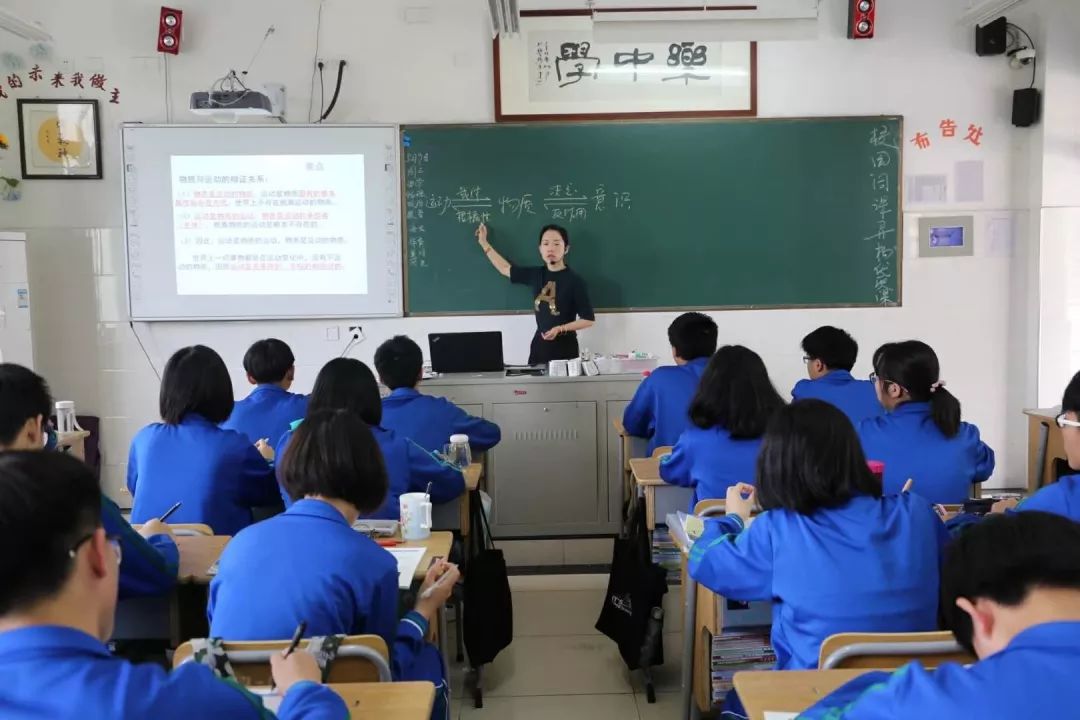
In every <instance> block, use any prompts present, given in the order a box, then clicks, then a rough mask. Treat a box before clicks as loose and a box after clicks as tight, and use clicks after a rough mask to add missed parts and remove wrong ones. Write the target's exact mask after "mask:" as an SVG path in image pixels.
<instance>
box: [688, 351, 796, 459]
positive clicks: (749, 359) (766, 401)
mask: <svg viewBox="0 0 1080 720" xmlns="http://www.w3.org/2000/svg"><path fill="white" fill-rule="evenodd" d="M783 405H784V399H783V398H781V397H780V394H779V393H778V392H776V388H775V387H773V384H772V380H770V379H769V371H768V370H766V369H765V363H764V362H762V360H761V356H759V355H758V354H757V353H756V352H754V351H753V350H751V349H749V348H745V347H743V346H742V345H725V346H724V347H722V348H720V349H719V350H717V351H716V354H715V355H713V356H712V359H711V360H709V364H708V365H707V366H706V367H705V372H704V373H703V374H702V376H701V383H700V384H699V385H698V389H697V392H696V393H695V394H694V399H693V400H691V401H690V420H691V422H693V423H694V425H696V426H698V427H699V428H703V429H708V428H711V427H716V426H720V427H722V428H723V429H725V430H727V431H728V432H729V433H731V436H732V437H733V438H742V439H746V438H757V437H761V435H762V433H764V432H765V426H766V425H768V423H769V419H770V418H771V417H772V416H773V413H775V412H776V411H777V410H779V409H780V408H781V407H783Z"/></svg>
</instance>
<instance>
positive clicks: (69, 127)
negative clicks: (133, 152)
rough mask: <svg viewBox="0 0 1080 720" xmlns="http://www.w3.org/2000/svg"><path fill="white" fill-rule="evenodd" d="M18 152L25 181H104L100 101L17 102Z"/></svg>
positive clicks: (32, 100)
mask: <svg viewBox="0 0 1080 720" xmlns="http://www.w3.org/2000/svg"><path fill="white" fill-rule="evenodd" d="M18 102H19V104H18V110H19V150H20V153H21V156H22V157H21V159H22V176H23V178H24V179H26V180H98V179H100V178H101V120H100V118H99V116H98V102H97V100H51V99H50V100H44V99H28V100H21V99H20V100H19V101H18Z"/></svg>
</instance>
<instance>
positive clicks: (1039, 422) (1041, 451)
mask: <svg viewBox="0 0 1080 720" xmlns="http://www.w3.org/2000/svg"><path fill="white" fill-rule="evenodd" d="M1059 412H1061V408H1060V407H1053V408H1045V409H1042V410H1025V411H1024V414H1025V415H1027V416H1028V494H1032V493H1034V492H1036V491H1038V490H1039V488H1041V487H1043V486H1044V485H1048V484H1050V483H1052V482H1055V481H1056V480H1057V476H1056V474H1055V473H1054V465H1055V461H1056V460H1061V461H1063V462H1065V463H1066V464H1067V463H1068V461H1067V460H1066V457H1065V441H1064V439H1063V438H1062V437H1061V428H1059V427H1058V426H1057V423H1056V422H1055V418H1056V417H1057V415H1058V413H1059Z"/></svg>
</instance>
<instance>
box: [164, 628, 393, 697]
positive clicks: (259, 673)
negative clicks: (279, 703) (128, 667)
mask: <svg viewBox="0 0 1080 720" xmlns="http://www.w3.org/2000/svg"><path fill="white" fill-rule="evenodd" d="M289 642H290V641H289V640H270V641H252V642H226V643H223V646H222V647H223V649H224V650H225V654H226V656H228V658H229V663H230V664H231V665H232V669H233V672H234V673H236V680H237V682H239V683H240V684H241V685H244V686H261V685H269V684H270V681H271V674H270V655H271V654H273V653H280V652H281V651H282V650H285V649H287V648H288V647H289ZM307 644H308V641H307V640H302V641H301V642H300V645H299V647H300V648H301V649H303V648H306V647H307ZM194 651H195V649H194V646H193V645H192V644H191V642H190V641H189V642H186V643H184V644H183V645H181V646H180V647H178V648H176V652H175V653H174V654H173V668H177V667H180V666H181V665H183V664H184V663H187V662H194ZM389 659H390V652H389V650H387V648H386V641H385V640H383V639H382V638H381V637H379V636H378V635H350V636H349V637H347V638H345V639H344V640H342V641H341V646H340V647H339V648H338V652H337V657H336V658H335V659H334V661H333V663H332V664H331V665H330V674H329V676H328V677H327V682H329V683H355V682H391V681H392V679H393V678H392V677H391V673H390V663H389Z"/></svg>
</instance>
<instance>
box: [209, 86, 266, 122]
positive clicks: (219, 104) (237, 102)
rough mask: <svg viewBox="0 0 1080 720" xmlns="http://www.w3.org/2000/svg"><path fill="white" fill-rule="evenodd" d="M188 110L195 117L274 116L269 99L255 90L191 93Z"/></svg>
mask: <svg viewBox="0 0 1080 720" xmlns="http://www.w3.org/2000/svg"><path fill="white" fill-rule="evenodd" d="M190 110H191V112H193V113H195V114H196V115H245V116H257V117H270V116H272V115H274V107H273V105H272V104H271V103H270V98H268V97H267V96H266V95H264V94H263V93H261V92H258V91H257V90H247V89H244V90H211V91H204V92H193V93H191V106H190Z"/></svg>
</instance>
